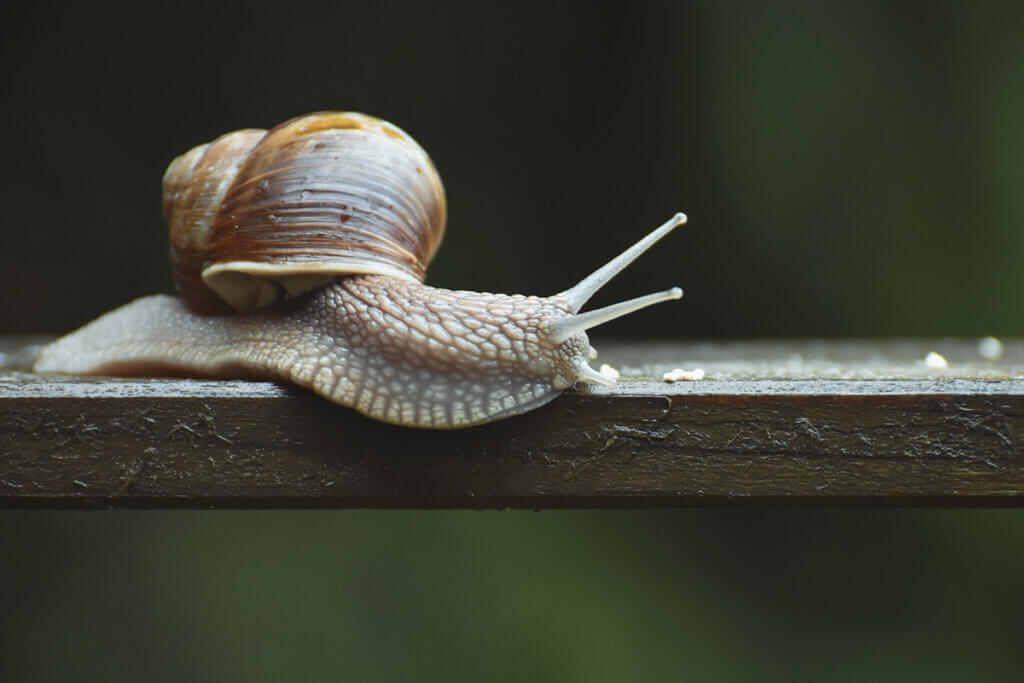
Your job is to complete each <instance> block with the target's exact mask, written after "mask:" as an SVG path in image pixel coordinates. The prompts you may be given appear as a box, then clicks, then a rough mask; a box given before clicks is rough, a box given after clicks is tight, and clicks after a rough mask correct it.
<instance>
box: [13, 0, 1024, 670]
mask: <svg viewBox="0 0 1024 683" xmlns="http://www.w3.org/2000/svg"><path fill="white" fill-rule="evenodd" d="M0 26H2V28H0V86H2V94H0V98H2V99H0V102H2V105H3V106H2V107H0V124H2V130H3V131H4V135H3V137H2V138H0V143H2V152H0V155H2V156H0V159H2V161H3V163H2V164H0V205H2V206H3V207H4V215H3V218H2V221H3V223H2V225H3V238H4V242H3V245H4V246H3V247H2V248H0V290H2V292H3V294H2V295H0V333H3V332H40V331H47V332H59V331H66V330H69V329H71V328H73V327H75V326H77V325H80V324H82V323H84V322H86V321H87V320H89V319H91V318H93V317H95V316H96V315H98V314H100V313H102V312H104V311H106V310H109V309H111V308H113V307H115V306H117V305H120V304H121V303H124V302H125V301H127V300H129V299H132V298H134V297H137V296H142V295H145V294H150V293H154V292H158V291H169V290H170V278H169V275H168V272H167V267H166V258H167V257H166V247H165V241H164V240H165V237H164V234H163V228H162V226H161V225H160V215H159V210H160V209H159V190H160V188H159V182H160V177H161V175H162V173H163V170H164V167H165V166H166V164H167V163H168V162H169V161H170V160H171V159H172V158H173V157H174V156H176V155H178V154H180V153H182V152H184V151H185V150H187V149H188V148H189V147H191V146H193V145H195V144H199V143H201V142H205V141H209V140H211V139H212V138H214V137H216V136H217V135H220V134H221V133H224V132H226V131H228V130H232V129H235V128H241V127H250V126H257V127H269V126H272V125H274V124H276V123H278V122H280V121H283V120H285V119H287V118H289V117H292V116H294V115H296V114H300V113H304V112H307V111H313V110H318V109H350V110H357V111H365V112H368V113H372V114H375V115H377V116H381V117H383V118H386V119H389V120H391V121H393V122H395V123H397V124H398V125H400V126H401V127H403V128H404V129H406V130H407V131H409V132H410V133H411V134H412V135H414V136H415V137H416V138H417V140H419V142H420V143H421V144H422V145H423V146H424V147H425V148H426V149H427V150H428V152H429V153H430V154H431V156H432V157H433V159H434V161H435V163H436V165H437V166H438V168H439V170H440V172H441V174H442V177H443V178H444V181H445V184H446V187H447V191H448V197H449V206H450V221H449V226H448V228H449V229H448V233H447V235H446V238H445V243H444V245H443V247H442V249H441V252H440V254H439V256H438V258H437V260H436V262H435V264H434V266H432V268H431V272H430V275H429V278H428V279H429V281H430V282H431V283H432V284H435V285H438V286H446V287H455V288H467V289H479V290H489V291H508V292H522V293H536V294H547V293H553V292H555V291H559V290H561V289H564V288H565V287H566V286H568V285H570V284H572V283H573V282H575V281H576V280H578V279H579V278H580V277H581V276H582V275H584V274H586V273H588V272H589V271H591V270H592V269H593V268H595V267H596V266H598V265H600V264H601V263H603V262H604V261H605V260H607V259H608V258H609V257H610V256H612V255H613V254H615V253H617V252H618V251H619V250H620V249H621V248H623V247H624V246H626V245H627V244H629V243H631V242H632V241H634V240H635V239H636V238H637V237H638V236H640V235H642V234H644V233H646V232H647V231H648V230H650V229H651V228H653V227H654V226H656V225H657V224H659V223H660V222H662V221H663V220H665V219H666V218H668V217H669V216H670V215H671V214H672V213H673V212H675V211H677V210H683V211H685V212H686V213H687V214H689V216H690V224H689V225H688V226H687V227H685V228H683V229H680V230H679V231H678V232H677V233H676V234H674V235H673V236H672V237H670V238H669V239H667V240H666V241H665V242H663V243H662V244H660V245H658V247H656V248H655V250H653V251H652V252H651V253H649V254H648V255H647V256H645V257H644V258H643V260H642V261H641V262H640V263H639V264H638V265H637V266H635V267H634V268H632V269H630V270H628V271H627V272H626V273H624V274H623V275H621V276H620V277H619V278H618V280H617V281H616V282H615V283H614V284H612V285H611V286H609V287H608V288H606V290H605V291H603V292H602V293H601V294H600V295H599V296H598V297H596V298H595V301H594V304H596V305H600V304H604V303H609V302H611V301H613V300H619V299H623V298H627V297H629V296H634V295H637V294H641V293H646V292H648V291H652V290H655V289H661V288H664V287H666V286H670V285H674V284H678V285H681V286H683V287H684V288H685V289H686V291H687V295H686V298H685V299H684V300H683V301H682V302H680V303H676V304H665V305H663V306H661V307H660V308H659V309H657V311H656V312H653V311H651V312H646V313H641V314H637V315H635V316H631V317H630V318H628V319H624V320H622V321H618V322H616V323H613V324H611V325H608V326H607V327H606V328H604V329H602V331H601V333H599V334H598V335H596V336H597V338H598V340H600V338H601V336H602V335H604V336H606V337H607V336H615V337H635V338H648V337H665V338H712V339H714V338H731V337H789V336H904V335H905V336H965V337H971V336H981V335H988V334H992V335H997V336H1014V335H1021V334H1022V333H1024V310H1022V306H1021V298H1020V292H1021V291H1022V286H1024V269H1022V268H1021V257H1022V254H1024V230H1022V223H1024V192H1022V191H1021V188H1022V186H1024V185H1022V182H1024V124H1022V122H1024V5H1021V4H1020V3H1015V2H1006V3H956V2H936V3H907V2H856V3H855V2H848V3H820V2H813V1H811V0H805V1H796V2H786V3H760V2H747V3H739V2H710V1H709V2H693V3H663V4H646V3H629V4H624V5H619V6H618V7H616V8H615V9H614V10H602V9H599V8H598V7H597V6H595V5H592V4H585V3H579V4H575V3H573V4H569V3H566V4H561V3H560V4H550V5H549V4H547V3H539V4H529V3H506V4H503V5H489V4H484V3H481V4H479V5H461V6H449V5H445V4H439V3H428V2H419V3H412V2H392V3H350V2H331V3H319V2H307V3H269V2H250V3H247V4H237V5H228V4H219V3H205V4H199V3H196V4H189V3H165V4H163V5H145V4H142V3H136V4H132V5H124V6H120V7H116V6H113V5H111V4H107V3H103V4H96V3H79V4H77V5H76V6H71V5H68V4H64V3H45V2H33V3H27V2H14V3H10V2H8V3H5V4H4V5H3V6H2V7H0ZM0 544H2V547H0V627H2V630H3V633H2V634H0V636H2V637H0V674H2V672H3V671H4V669H10V670H11V672H12V673H13V676H12V677H11V678H9V679H5V680H45V679H47V678H54V679H62V680H68V679H75V680H83V681H85V680H103V681H109V680H190V681H197V680H230V679H242V678H245V679H248V680H268V681H269V680H338V679H339V678H341V679H346V678H347V679H355V680H365V679H372V678H384V679H391V680H443V681H457V680H492V681H500V680H543V681H548V680H550V681H563V680H581V681H583V680H587V681H591V680H658V679H660V680H679V679H687V678H694V679H700V680H722V681H724V680H738V681H739V680H765V681H774V680H778V681H790V680H819V681H854V680H892V681H914V680H922V681H930V682H933V681H954V680H989V681H992V680H1019V675H1020V673H1021V670H1022V666H1024V665H1022V662H1021V659H1020V656H1019V654H1018V650H1019V647H1020V636H1021V635H1022V633H1021V627H1020V616H1019V615H1020V613H1021V608H1022V607H1024V600H1022V599H1021V598H1020V596H1019V594H1020V589H1019V585H1020V576H1021V575H1022V571H1024V517H1022V516H1021V515H1020V514H1019V513H1016V512H962V511H961V512H957V511H946V512H934V511H933V512H928V511H899V510H882V511H856V510H853V511H850V510H848V511H820V510H811V509H800V510H789V511H784V510H740V511H722V510H717V511H716V510H694V511H679V512H614V513H595V512H575V513H543V514H536V515H535V514H529V513H422V512H395V513H387V512H323V513H317V512H294V513H256V512H245V513H98V514H58V513H31V514H30V513H17V514H15V513H5V514H0ZM0 677H3V676H2V675H0Z"/></svg>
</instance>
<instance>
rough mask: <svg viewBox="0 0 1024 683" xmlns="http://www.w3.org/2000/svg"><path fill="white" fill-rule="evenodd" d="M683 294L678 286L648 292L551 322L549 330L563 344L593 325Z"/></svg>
mask: <svg viewBox="0 0 1024 683" xmlns="http://www.w3.org/2000/svg"><path fill="white" fill-rule="evenodd" d="M682 296H683V290H681V289H679V288H678V287H673V288H672V289H666V290H665V291H664V292H655V293H654V294H648V295H646V296H638V297H637V298H635V299H630V300H629V301H621V302H619V303H617V304H612V305H611V306H605V307H604V308H596V309H594V310H593V311H587V312H586V313H578V314H576V315H570V316H568V317H566V318H561V319H559V320H556V321H554V322H553V323H551V325H550V327H548V330H549V331H550V333H551V336H552V339H553V340H554V341H555V342H556V343H558V344H561V343H562V342H564V341H565V340H566V339H568V338H569V337H571V336H573V335H574V334H578V333H580V332H582V331H584V330H589V329H590V328H591V327H597V326H598V325H603V324H604V323H606V322H609V321H611V320H615V319H616V318H621V317H622V316H624V315H629V314H630V313H632V312H633V311H639V310H640V309H641V308H647V307H648V306H653V305H654V304H658V303H661V302H662V301H670V300H672V299H680V298H682Z"/></svg>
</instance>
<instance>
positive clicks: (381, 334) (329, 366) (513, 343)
mask: <svg viewBox="0 0 1024 683" xmlns="http://www.w3.org/2000/svg"><path fill="white" fill-rule="evenodd" d="M571 315H572V311H571V310H570V306H569V304H568V303H566V302H565V301H564V300H562V299H560V298H559V297H558V296H555V297H550V298H541V297H534V296H521V295H512V296H508V295H501V294H487V293H477V292H465V291H452V290H445V289H436V288H433V287H429V286H427V285H423V284H420V283H416V282H409V281H405V280H399V279H395V278H389V277H384V276H374V275H371V276H350V277H345V278H341V279H339V280H338V281H337V282H335V283H334V284H332V285H329V286H327V287H324V288H321V289H319V290H316V291H314V292H312V293H310V294H309V295H306V296H304V297H302V298H300V299H296V300H292V301H288V302H283V303H281V304H279V305H277V306H275V307H272V308H270V309H267V310H264V311H259V312H255V313H251V314H244V315H233V316H202V315H197V314H195V313H192V312H190V311H189V310H188V309H187V308H186V307H185V306H184V304H183V303H182V301H181V300H180V299H177V298H174V297H169V296H150V297H145V298H143V299H138V300H136V301H134V302H132V303H129V304H127V305H125V306H123V307H121V308H119V309H117V310H115V311H112V312H110V313H108V314H106V315H104V316H102V317H101V318H99V319H97V320H95V321H94V322H92V323H90V324H89V325H87V326H85V327H83V328H82V329H80V330H78V331H76V332H74V333H72V334H70V335H68V336H66V337H64V338H62V339H60V340H58V341H57V342H55V343H54V344H51V345H50V346H48V347H46V348H45V349H44V351H43V353H42V355H41V356H40V357H39V359H38V361H37V363H36V366H35V369H36V370H37V371H39V372H65V373H77V374H114V375H153V374H184V375H198V376H212V377H239V376H256V377H273V378H279V379H284V380H287V381H291V382H293V383H295V384H297V385H299V386H302V387H307V388H309V389H312V390H313V391H315V392H316V393H317V394H320V395H321V396H324V397H325V398H327V399H329V400H331V401H334V402H335V403H340V404H342V405H346V406H350V407H352V408H354V409H356V410H358V411H359V412H361V413H363V414H364V415H367V416H369V417H372V418H375V419H378V420H382V421H385V422H392V423H396V424H402V425H406V426H415V427H430V428H437V429H445V428H454V427H468V426H471V425H475V424H480V423H484V422H490V421H492V420H496V419H500V418H503V417H508V416H511V415H516V414H519V413H523V412H526V411H528V410H532V409H533V408H536V407H539V406H541V405H544V404H545V403H548V402H549V401H551V400H552V399H554V398H555V397H556V396H558V395H559V394H560V393H561V392H562V391H564V390H565V389H567V388H569V387H570V386H572V384H573V383H574V382H575V381H576V378H577V377H578V371H577V370H576V368H577V367H579V366H580V364H583V365H585V364H586V358H587V357H588V354H589V352H590V345H589V343H588V341H587V336H586V333H583V332H579V333H577V334H574V335H572V336H571V337H569V338H568V339H566V340H565V341H563V342H561V343H559V342H555V341H553V340H552V339H551V335H550V334H548V333H547V330H546V327H547V324H548V323H549V322H550V321H554V320H557V319H559V318H565V317H567V316H571Z"/></svg>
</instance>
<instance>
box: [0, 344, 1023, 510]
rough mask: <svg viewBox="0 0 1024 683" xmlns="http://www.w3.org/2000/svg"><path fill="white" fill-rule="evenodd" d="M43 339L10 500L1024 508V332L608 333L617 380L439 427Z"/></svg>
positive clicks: (7, 433) (20, 395)
mask: <svg viewBox="0 0 1024 683" xmlns="http://www.w3.org/2000/svg"><path fill="white" fill-rule="evenodd" d="M36 341H38V340H30V339H24V338H22V339H7V340H4V341H3V342H0V365H6V370H3V369H0V506H6V507H65V508H67V507H70V508H93V507H121V508H138V507H183V508H206V507H382V508H384V507H399V508H494V507H521V508H553V507H621V506H630V507H637V506H643V507H670V506H687V505H707V504H715V505H719V504H721V505H725V504H729V505H732V504H749V503H765V502H771V503H797V504H820V505H834V504H844V505H849V504H869V505H870V504H878V505H892V504H896V505H984V506H1018V505H1021V504H1022V502H1024V496H1022V494H1024V343H1022V342H1005V341H1004V354H1003V356H1002V358H1001V359H999V360H997V361H990V360H985V359H984V358H982V357H981V356H980V355H979V351H978V344H977V340H970V341H930V342H917V341H891V342H863V341H860V342H857V341H853V342H824V341H800V342H796V341H793V342H773V343H731V344H622V343H616V344H612V343H608V344H604V345H599V346H598V348H599V349H600V350H601V352H602V356H601V359H600V361H599V362H609V363H611V364H612V365H614V366H616V367H618V369H619V370H620V371H622V373H623V376H622V378H621V380H620V383H619V385H618V386H617V387H615V388H613V389H607V388H603V387H597V388H590V387H583V388H579V389H575V390H573V391H570V392H569V393H567V394H566V395H565V396H563V397H561V398H559V399H557V400H556V401H555V402H553V403H552V404H550V405H548V406H546V407H545V408H542V409H540V410H537V411H534V412H532V413H529V414H527V415H523V416H519V417H516V418H512V419H509V420H504V421H500V422H496V423H493V424H490V425H486V426H483V427H476V428H471V429H465V430H459V431H450V432H435V431H423V430H413V429H406V428H400V427H394V426H389V425H384V424H380V423H377V422H373V421H371V420H368V419H366V418H363V417H361V416H359V415H357V414H356V413H354V412H353V411H351V410H347V409H344V408H341V407H339V406H335V405H332V404H330V403H327V402H326V401H324V400H322V399H320V398H317V397H315V396H313V395H312V394H309V393H307V392H305V391H301V390H298V389H292V388H289V387H286V386H282V385H278V384H274V383H269V382H246V381H229V382H218V381H199V380H176V379H175V380H168V379H113V378H74V377H43V376H38V375H34V374H31V373H28V372H25V371H24V370H23V368H24V367H25V366H26V365H27V364H28V363H29V362H30V360H31V357H32V355H33V353H34V349H33V347H32V344H33V343H34V342H36ZM932 350H934V351H937V352H939V353H941V354H943V355H944V356H945V358H946V359H947V360H948V361H949V368H948V369H944V370H942V369H930V368H928V367H926V365H925V363H924V362H923V358H924V357H925V354H926V353H928V352H929V351H932ZM675 366H679V367H683V368H687V369H692V368H694V367H701V368H703V369H704V370H705V372H706V373H707V374H706V379H704V380H701V381H696V382H679V383H675V384H668V383H665V382H663V381H661V380H660V375H661V373H662V372H664V371H666V370H668V369H670V368H672V367H675ZM18 367H21V368H22V370H18V369H16V368H18Z"/></svg>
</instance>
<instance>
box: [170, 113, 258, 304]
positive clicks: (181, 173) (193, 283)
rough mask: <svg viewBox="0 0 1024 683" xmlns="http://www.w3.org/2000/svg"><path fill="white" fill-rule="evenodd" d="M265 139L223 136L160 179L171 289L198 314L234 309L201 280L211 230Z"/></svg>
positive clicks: (244, 133)
mask: <svg viewBox="0 0 1024 683" xmlns="http://www.w3.org/2000/svg"><path fill="white" fill-rule="evenodd" d="M266 134H267V131H265V130H257V129H245V130H238V131H235V132H233V133H228V134H226V135H222V136H221V137H219V138H217V139H216V140H214V141H213V142H211V143H209V144H206V145H200V146H199V147H194V148H193V149H191V150H189V151H188V152H186V153H185V154H183V155H181V156H180V157H178V158H177V159H175V160H174V161H172V162H171V164H170V166H168V167H167V172H166V173H165V174H164V181H163V205H164V219H165V220H166V221H167V230H168V236H169V240H170V247H171V249H170V252H171V257H170V258H171V274H172V277H173V278H174V286H175V287H176V288H177V289H178V291H179V292H180V293H181V295H182V297H183V298H184V299H185V301H186V302H187V303H188V305H189V307H190V308H192V310H194V311H197V312H199V313H227V312H230V311H231V310H232V309H231V308H230V307H229V306H227V305H225V303H224V302H223V301H222V300H221V299H220V297H218V296H217V295H216V293H214V292H212V291H211V290H210V289H209V288H208V287H207V286H206V285H205V284H204V283H203V281H202V271H203V269H204V268H205V267H206V266H207V264H208V260H209V257H208V242H209V239H210V228H211V226H212V225H213V219H214V217H215V216H216V215H217V212H218V211H219V210H220V206H221V202H222V200H223V198H224V195H225V193H227V191H228V188H229V187H230V186H231V183H232V182H233V181H234V179H235V176H236V175H237V174H238V169H239V167H240V166H241V164H242V163H243V162H244V161H245V159H246V158H247V157H248V155H249V153H250V152H251V151H252V149H253V148H254V147H255V146H256V143H258V142H259V141H260V140H261V139H263V137H264V136H265V135H266Z"/></svg>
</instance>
